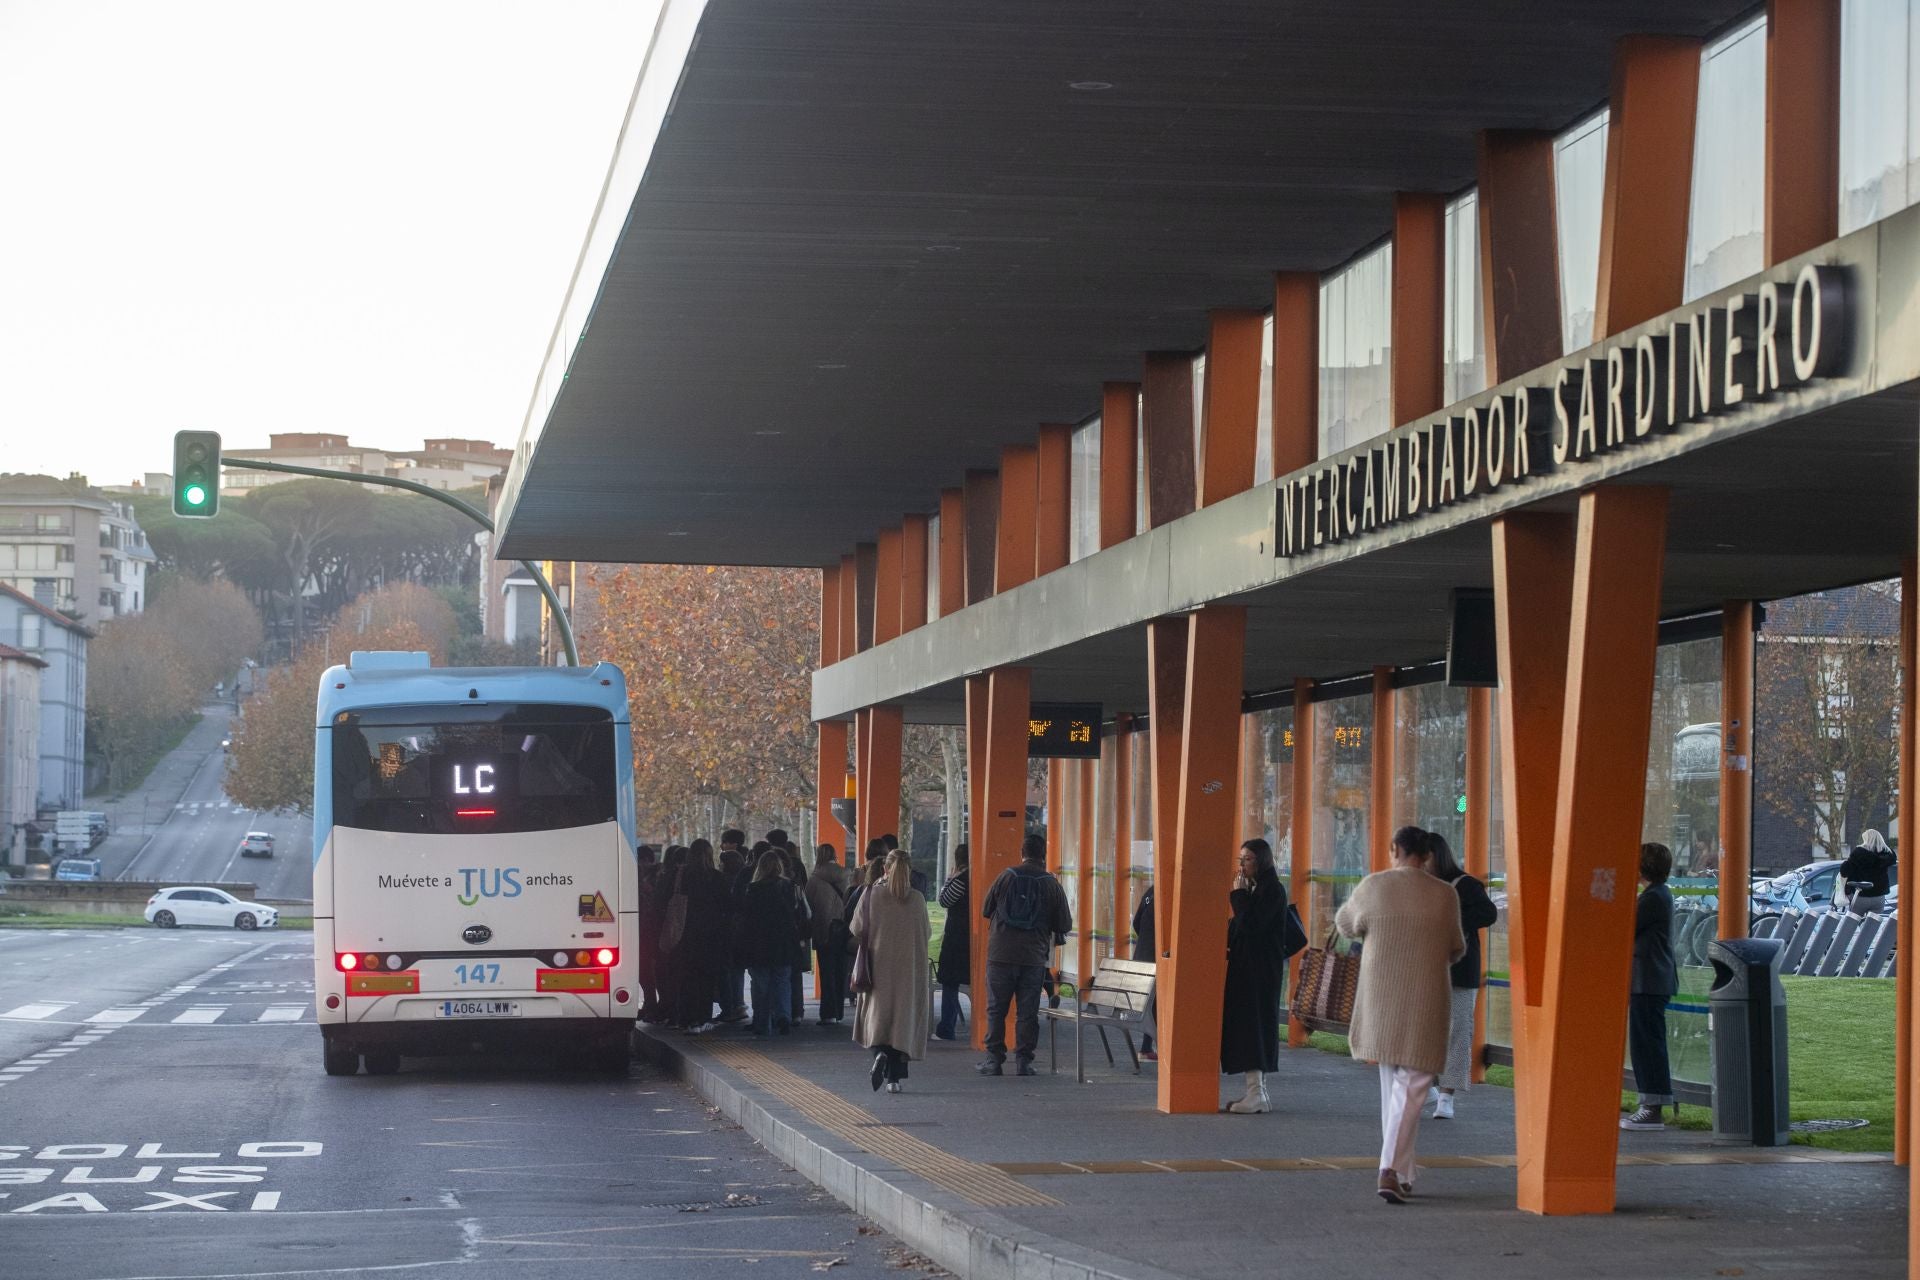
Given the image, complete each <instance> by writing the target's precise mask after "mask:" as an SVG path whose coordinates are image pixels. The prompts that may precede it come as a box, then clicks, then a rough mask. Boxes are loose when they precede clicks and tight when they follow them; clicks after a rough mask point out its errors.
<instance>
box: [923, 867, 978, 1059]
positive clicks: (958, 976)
mask: <svg viewBox="0 0 1920 1280" xmlns="http://www.w3.org/2000/svg"><path fill="white" fill-rule="evenodd" d="M967 856H968V855H967V846H966V843H965V842H964V841H963V842H961V843H960V844H959V845H956V846H955V847H954V850H953V863H954V865H955V866H957V867H958V868H960V869H959V870H958V871H956V872H954V873H953V874H952V875H951V876H949V877H947V882H946V884H944V885H942V886H941V887H940V905H941V906H943V907H945V908H946V909H947V923H946V927H945V928H943V929H942V930H941V931H940V956H939V959H938V960H937V961H936V962H935V964H934V971H933V976H934V979H935V980H936V981H938V982H939V984H940V1025H939V1026H937V1027H935V1028H934V1031H933V1038H934V1039H935V1040H952V1039H954V1037H955V1036H956V1035H957V1034H958V1030H957V1028H958V1025H959V1021H960V988H961V987H963V986H966V985H968V984H970V983H971V982H972V981H973V978H972V976H971V975H972V972H973V932H972V930H973V912H972V910H971V909H970V904H971V903H972V901H973V892H972V877H971V875H970V874H969V872H968V870H967Z"/></svg>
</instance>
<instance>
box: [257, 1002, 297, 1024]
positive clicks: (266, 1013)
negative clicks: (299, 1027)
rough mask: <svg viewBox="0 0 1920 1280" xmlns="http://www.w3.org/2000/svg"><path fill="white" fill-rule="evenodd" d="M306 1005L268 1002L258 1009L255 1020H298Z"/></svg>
mask: <svg viewBox="0 0 1920 1280" xmlns="http://www.w3.org/2000/svg"><path fill="white" fill-rule="evenodd" d="M306 1013H307V1006H306V1005H304V1004H270V1005H268V1006H267V1007H266V1008H265V1009H262V1010H261V1011H260V1016H259V1017H257V1018H255V1019H254V1021H255V1022H298V1021H300V1019H301V1018H303V1017H305V1016H306Z"/></svg>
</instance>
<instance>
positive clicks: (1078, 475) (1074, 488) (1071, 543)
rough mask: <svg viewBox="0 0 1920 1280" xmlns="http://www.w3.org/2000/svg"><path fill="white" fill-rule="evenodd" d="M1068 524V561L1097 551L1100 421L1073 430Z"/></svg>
mask: <svg viewBox="0 0 1920 1280" xmlns="http://www.w3.org/2000/svg"><path fill="white" fill-rule="evenodd" d="M1070 481H1071V492H1070V494H1069V497H1068V505H1069V507H1070V511H1069V520H1068V529H1069V537H1068V549H1067V553H1068V556H1069V558H1070V559H1073V560H1080V559H1083V558H1085V557H1087V556H1090V555H1092V554H1093V553H1094V552H1096V551H1098V550H1099V549H1100V419H1098V418H1093V419H1090V420H1089V421H1087V422H1086V423H1083V424H1082V425H1080V426H1078V427H1075V428H1074V429H1073V466H1072V472H1071V475H1070Z"/></svg>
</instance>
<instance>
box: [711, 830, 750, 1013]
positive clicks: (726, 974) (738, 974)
mask: <svg viewBox="0 0 1920 1280" xmlns="http://www.w3.org/2000/svg"><path fill="white" fill-rule="evenodd" d="M746 844H747V833H746V832H744V831H742V830H740V829H739V828H738V827H728V828H727V829H726V830H725V831H722V832H721V833H720V852H719V854H718V855H716V856H717V858H718V861H719V866H720V874H721V875H723V876H725V877H726V880H727V893H728V899H727V912H728V915H729V917H731V916H732V915H733V913H734V911H735V910H736V909H737V908H738V907H739V905H740V902H741V900H742V899H743V898H744V897H745V896H746V892H747V886H748V885H749V884H751V883H752V881H753V872H754V868H755V867H756V866H757V865H758V862H757V858H758V852H757V851H756V852H755V853H753V854H749V853H748V852H747V848H746ZM726 932H727V940H726V943H725V944H724V950H725V954H724V955H723V957H722V964H721V969H720V991H719V995H718V996H717V999H718V1001H719V1004H720V1021H722V1022H745V1021H746V1020H747V1000H746V985H747V969H746V965H745V964H744V963H742V961H741V959H740V957H739V956H737V955H735V954H733V952H734V951H735V949H736V943H735V940H734V934H735V932H736V931H735V930H734V928H733V927H732V920H731V919H729V920H728V923H727V927H726Z"/></svg>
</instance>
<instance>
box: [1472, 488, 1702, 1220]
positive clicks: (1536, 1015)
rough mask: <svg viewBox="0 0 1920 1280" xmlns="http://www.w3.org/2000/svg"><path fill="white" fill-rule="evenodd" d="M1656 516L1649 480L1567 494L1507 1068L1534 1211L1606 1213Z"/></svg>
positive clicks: (1654, 594)
mask: <svg viewBox="0 0 1920 1280" xmlns="http://www.w3.org/2000/svg"><path fill="white" fill-rule="evenodd" d="M1666 515H1667V495H1666V491H1665V490H1664V489H1655V488H1628V487H1624V486H1621V487H1607V488H1600V489H1589V490H1587V491H1586V492H1585V493H1583V494H1581V495H1580V507H1579V515H1578V517H1577V528H1576V534H1575V542H1574V555H1573V563H1572V566H1571V569H1572V608H1571V610H1570V612H1569V616H1568V620H1567V668H1566V686H1565V696H1564V699H1563V703H1562V710H1561V715H1560V750H1559V757H1560V764H1559V779H1558V787H1557V796H1556V799H1555V802H1554V829H1553V852H1552V859H1553V869H1552V880H1551V886H1552V889H1551V896H1550V899H1549V901H1548V904H1547V921H1546V925H1547V937H1546V946H1545V951H1546V957H1545V961H1546V972H1545V974H1544V981H1543V982H1542V983H1541V984H1540V986H1541V1000H1540V1002H1539V1003H1538V1004H1537V1005H1526V1006H1524V1007H1522V1008H1521V1009H1520V1010H1519V1013H1520V1015H1521V1018H1522V1019H1523V1021H1524V1023H1525V1030H1524V1032H1522V1033H1521V1034H1518V1035H1516V1036H1515V1046H1514V1048H1515V1063H1514V1075H1515V1077H1516V1078H1520V1077H1522V1076H1531V1077H1532V1078H1533V1079H1534V1080H1535V1082H1536V1083H1535V1088H1534V1091H1533V1093H1534V1097H1533V1104H1532V1105H1533V1107H1534V1114H1533V1115H1532V1116H1531V1117H1530V1119H1531V1121H1532V1123H1531V1124H1530V1125H1528V1126H1527V1127H1526V1128H1524V1129H1523V1130H1522V1131H1521V1132H1520V1134H1519V1143H1518V1145H1519V1150H1518V1182H1519V1203H1520V1207H1521V1208H1522V1209H1526V1210H1529V1211H1531V1212H1534V1213H1552V1214H1574V1213H1611V1212H1612V1211H1613V1203H1614V1180H1615V1159H1616V1156H1617V1152H1618V1147H1619V1138H1620V1128H1619V1104H1620V1061H1621V1059H1622V1057H1623V1056H1624V1055H1625V1051H1626V1044H1627V1001H1626V996H1625V992H1624V991H1623V990H1622V989H1621V987H1622V978H1623V977H1624V976H1625V975H1626V973H1627V971H1628V969H1629V968H1631V965H1632V953H1633V914H1634V901H1635V897H1636V888H1637V885H1636V880H1637V877H1638V868H1639V850H1640V833H1641V823H1642V820H1643V818H1644V816H1645V803H1646V773H1647V735H1648V733H1649V731H1650V729H1651V727H1652V721H1653V675H1654V656H1655V650H1656V647H1657V644H1658V639H1659V623H1660V580H1661V571H1662V567H1663V561H1664V558H1665V550H1666ZM1498 578H1499V574H1498V570H1497V569H1496V581H1498ZM1512 585H1514V584H1512V583H1509V586H1510V587H1511V586H1512ZM1510 607H1511V608H1532V607H1534V606H1533V605H1532V604H1531V602H1529V601H1527V600H1524V599H1516V600H1514V601H1513V602H1511V606H1510ZM1531 888H1532V889H1534V890H1537V889H1538V888H1539V886H1538V884H1537V882H1536V883H1535V884H1534V885H1533V886H1531ZM1533 905H1534V906H1538V905H1539V904H1538V902H1537V901H1536V902H1535V903H1534V904H1533ZM1537 923H1538V917H1537V915H1536V916H1535V918H1534V921H1533V922H1532V923H1531V924H1530V925H1529V928H1532V927H1534V925H1535V924H1537Z"/></svg>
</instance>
